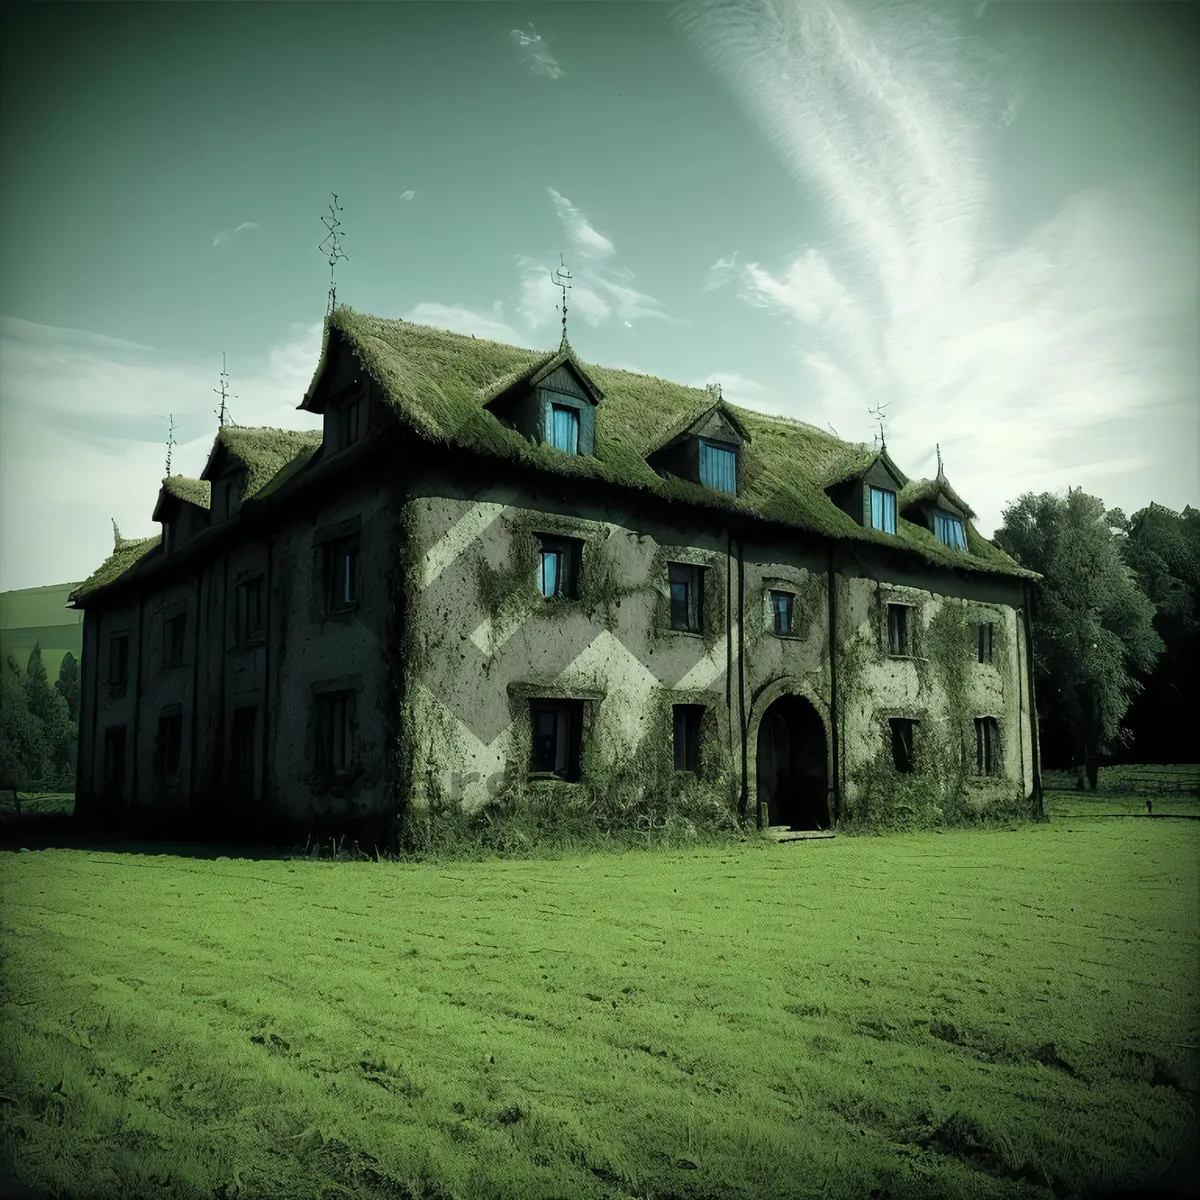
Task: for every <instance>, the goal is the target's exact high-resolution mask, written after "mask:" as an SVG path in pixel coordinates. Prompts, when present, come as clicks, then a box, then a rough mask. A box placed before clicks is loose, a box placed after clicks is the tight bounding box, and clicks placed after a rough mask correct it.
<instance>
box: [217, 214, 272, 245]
mask: <svg viewBox="0 0 1200 1200" xmlns="http://www.w3.org/2000/svg"><path fill="white" fill-rule="evenodd" d="M261 228H262V226H261V225H259V224H258V223H257V222H256V221H243V222H242V223H241V224H240V225H239V226H238V227H237V228H236V229H222V230H220V231H219V232H218V233H217V234H216V235H215V236H214V237H213V241H212V244H213V249H214V250H215V249H216V248H217V247H218V246H222V245H224V244H225V243H226V242H227V241H229V240H230V238H234V237H236V236H237V235H238V234H239V233H241V232H242V230H243V229H261Z"/></svg>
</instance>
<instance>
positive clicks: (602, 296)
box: [516, 187, 671, 329]
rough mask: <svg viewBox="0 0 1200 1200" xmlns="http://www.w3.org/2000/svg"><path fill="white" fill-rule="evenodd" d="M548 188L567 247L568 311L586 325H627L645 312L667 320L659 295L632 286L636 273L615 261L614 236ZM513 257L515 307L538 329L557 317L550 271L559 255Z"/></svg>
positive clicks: (559, 294) (556, 265) (525, 320)
mask: <svg viewBox="0 0 1200 1200" xmlns="http://www.w3.org/2000/svg"><path fill="white" fill-rule="evenodd" d="M546 191H547V193H548V194H549V196H550V201H551V203H552V204H553V206H554V210H555V212H556V213H557V215H558V218H559V222H560V223H561V225H562V228H563V233H564V234H565V235H566V239H567V246H568V250H569V261H568V262H567V268H568V270H570V272H571V275H572V279H571V287H570V289H569V291H568V292H567V309H568V313H575V314H577V315H578V316H580V317H581V318H582V319H583V321H584V322H586V323H587V324H588V325H592V326H598V325H603V324H605V323H606V322H608V321H610V320H618V321H621V322H622V323H623V324H624V325H626V326H628V327H629V328H630V329H632V328H633V322H634V321H637V320H641V319H643V318H646V317H653V318H656V319H658V320H670V319H671V318H670V317H669V316H668V315H667V313H666V311H665V309H664V307H663V305H662V303H661V301H659V300H656V299H655V298H654V297H653V296H651V295H649V294H647V293H646V292H643V291H641V290H639V289H638V288H636V287H634V286H633V284H632V280H633V279H634V278H635V276H634V274H633V272H632V271H631V270H630V269H629V268H628V267H626V266H621V265H618V263H617V251H616V247H615V246H614V245H613V242H612V240H611V239H610V238H608V237H606V236H605V235H604V234H602V233H600V232H599V231H598V230H597V229H596V228H595V226H594V225H593V224H592V223H591V221H589V220H588V218H587V217H586V216H585V215H584V214H583V212H582V211H581V210H580V209H579V208H578V207H577V206H576V205H575V204H573V203H572V202H571V201H570V200H569V199H567V197H566V196H564V195H563V194H562V193H561V192H558V191H556V190H555V189H554V188H552V187H551V188H547V189H546ZM516 263H517V276H518V280H519V293H518V299H517V304H516V309H517V313H518V315H519V316H520V317H521V319H522V320H523V321H524V322H525V323H526V324H527V325H528V326H529V327H530V329H540V328H541V327H543V326H544V325H547V324H550V323H552V322H553V321H555V320H556V319H557V317H556V316H555V307H556V305H557V304H558V302H559V300H560V297H561V293H560V292H559V291H558V289H557V288H556V287H555V286H554V283H553V282H552V281H551V275H552V274H553V273H554V271H555V270H556V269H557V268H558V267H559V265H560V264H559V261H558V256H557V255H553V256H551V255H550V254H548V253H547V254H544V255H538V256H531V255H517V256H516Z"/></svg>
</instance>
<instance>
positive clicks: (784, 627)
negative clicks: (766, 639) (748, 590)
mask: <svg viewBox="0 0 1200 1200" xmlns="http://www.w3.org/2000/svg"><path fill="white" fill-rule="evenodd" d="M795 601H796V597H795V596H793V595H792V593H791V592H772V593H771V627H772V629H773V630H774V631H775V632H776V633H779V634H789V633H793V632H795V631H794V629H793V627H792V621H793V615H794V605H795Z"/></svg>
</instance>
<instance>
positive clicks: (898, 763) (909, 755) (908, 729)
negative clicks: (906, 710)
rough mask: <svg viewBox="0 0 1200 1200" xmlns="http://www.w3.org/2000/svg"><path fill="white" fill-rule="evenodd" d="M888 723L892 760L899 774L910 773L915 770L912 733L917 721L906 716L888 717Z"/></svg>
mask: <svg viewBox="0 0 1200 1200" xmlns="http://www.w3.org/2000/svg"><path fill="white" fill-rule="evenodd" d="M888 725H889V726H890V727H891V731H892V762H893V764H894V765H895V767H896V770H897V771H899V772H900V774H901V775H911V774H912V773H913V771H915V770H916V756H915V754H914V753H913V733H914V732H915V730H916V726H917V723H916V721H910V720H908V719H907V718H906V717H890V718H889V719H888Z"/></svg>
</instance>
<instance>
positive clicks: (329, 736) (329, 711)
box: [317, 692, 351, 775]
mask: <svg viewBox="0 0 1200 1200" xmlns="http://www.w3.org/2000/svg"><path fill="white" fill-rule="evenodd" d="M350 705H351V693H350V692H327V693H325V694H324V695H323V696H318V697H317V770H318V772H320V773H321V774H322V775H341V774H344V773H345V772H347V771H348V770H349V769H350V738H351V730H350V716H351V714H350Z"/></svg>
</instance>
